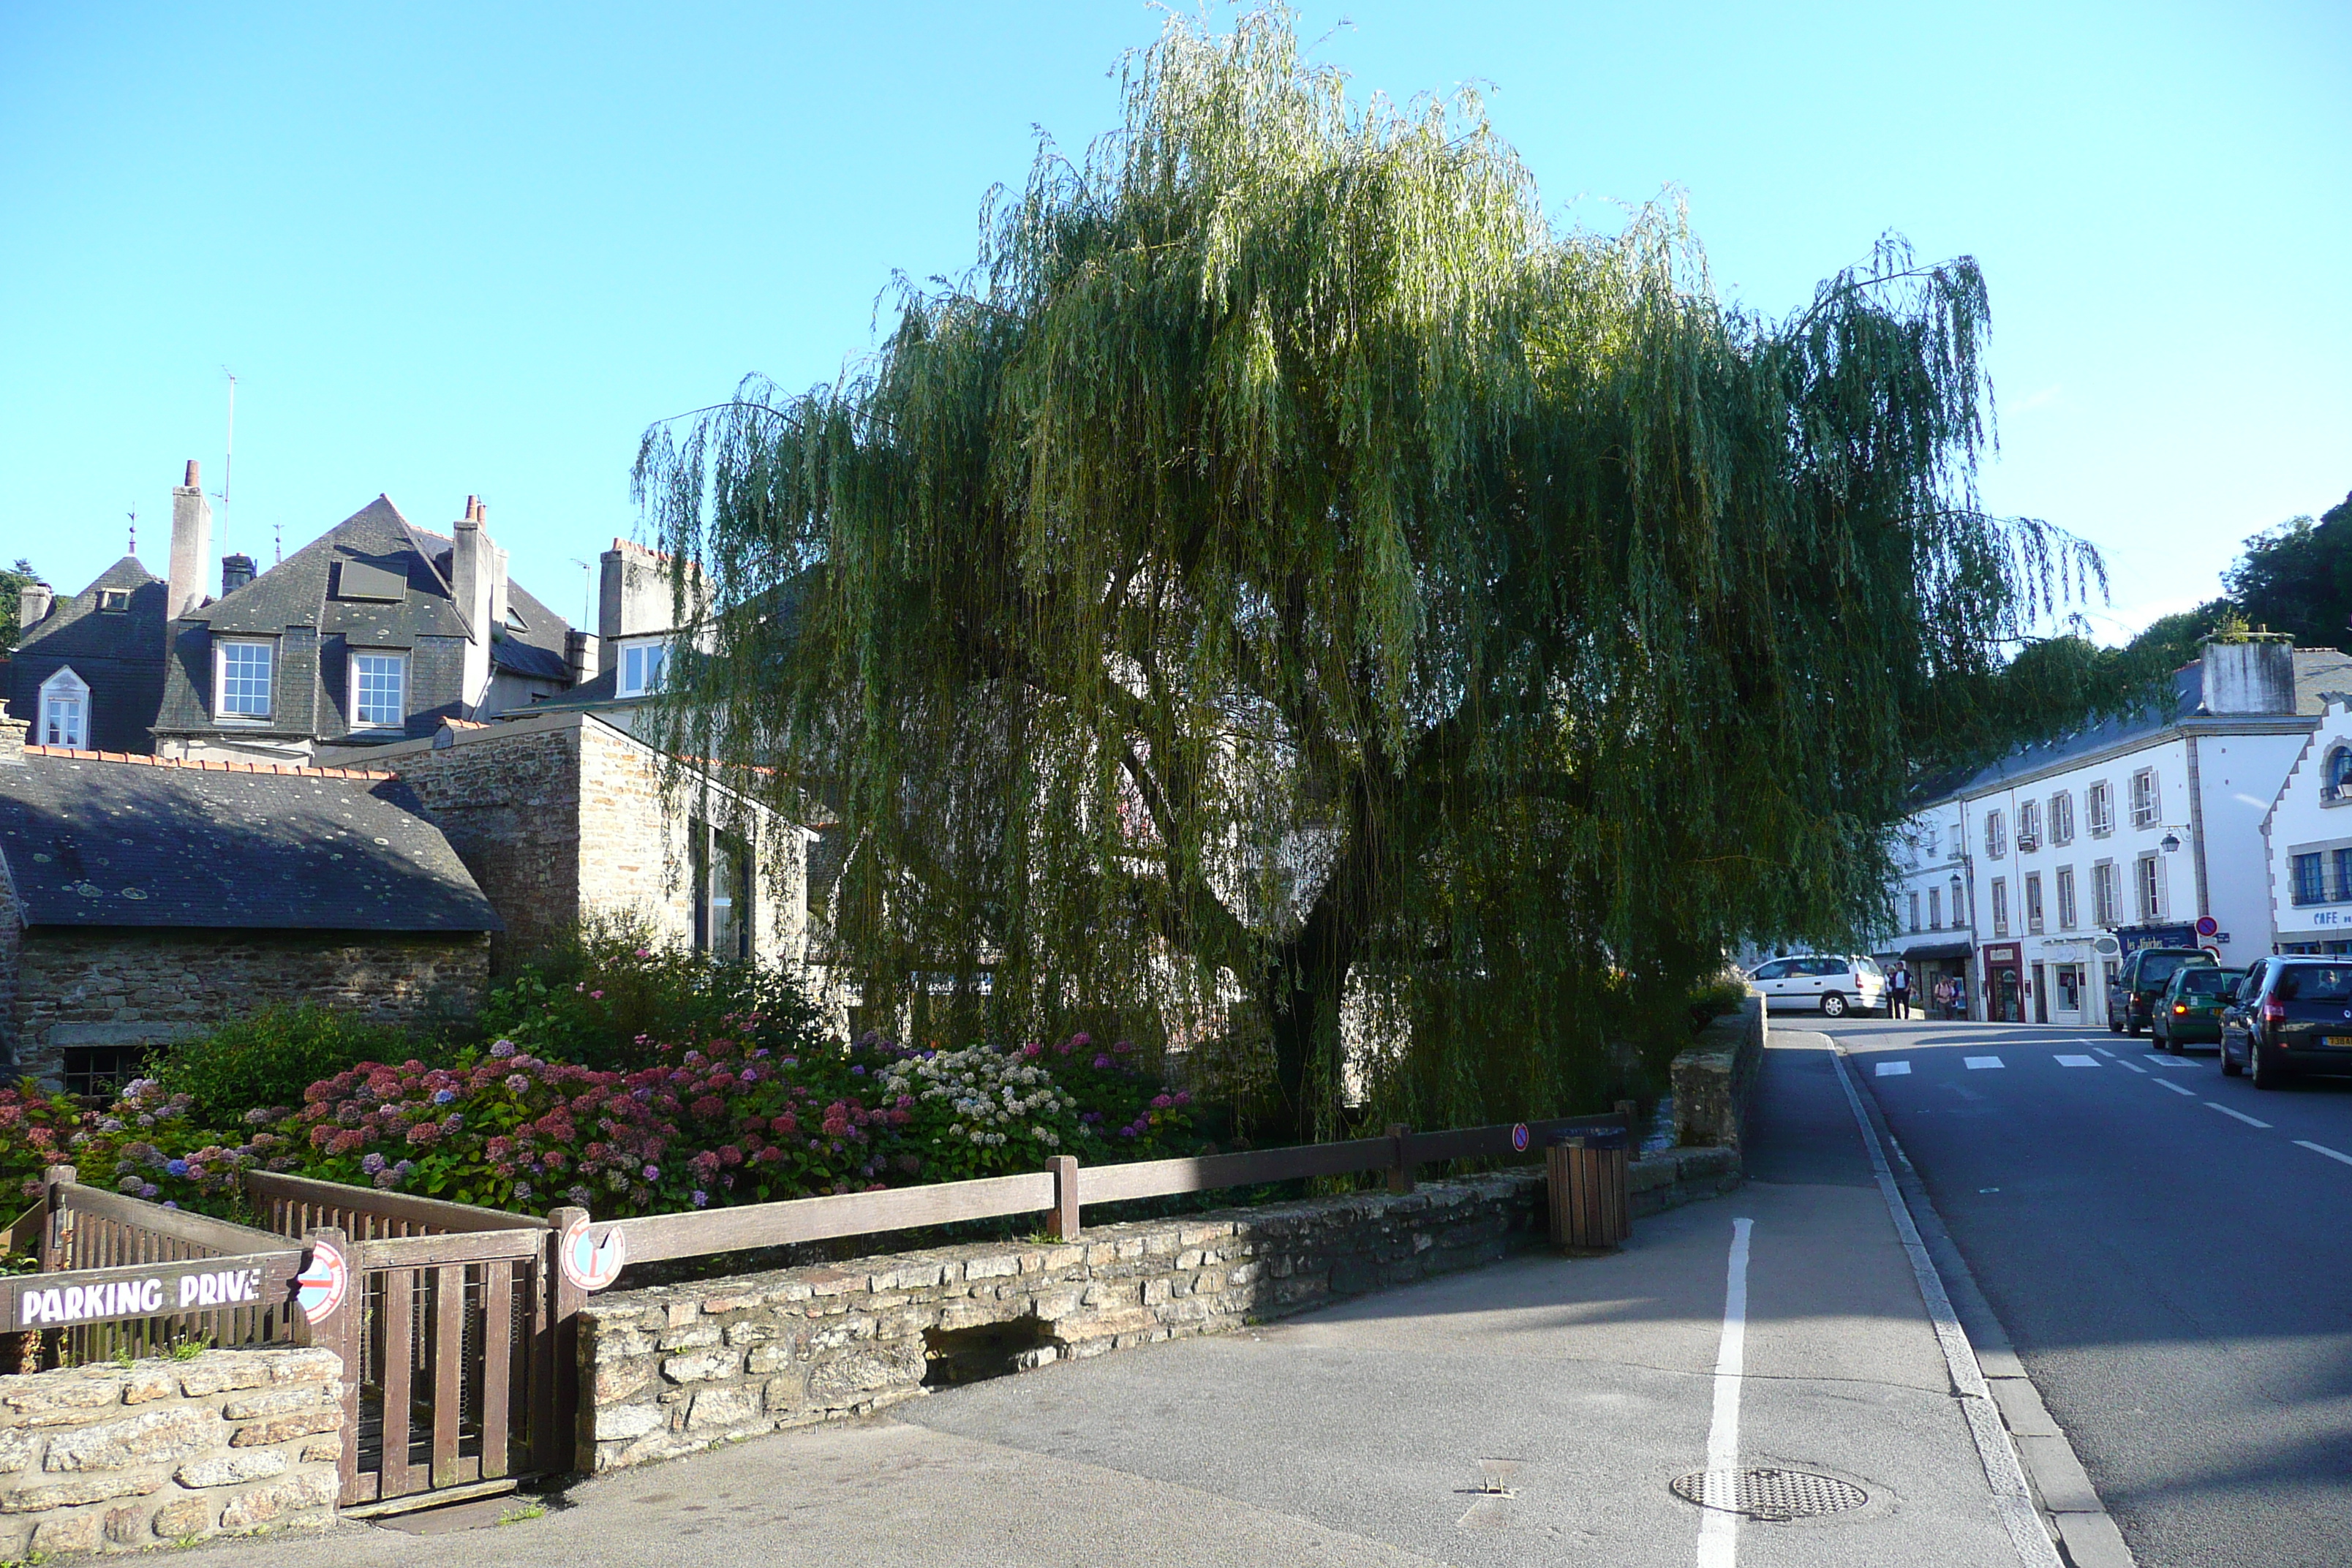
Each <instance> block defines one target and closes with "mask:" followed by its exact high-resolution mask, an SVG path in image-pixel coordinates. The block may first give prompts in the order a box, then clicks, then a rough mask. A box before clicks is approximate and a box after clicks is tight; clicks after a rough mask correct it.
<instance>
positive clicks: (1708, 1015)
mask: <svg viewBox="0 0 2352 1568" xmlns="http://www.w3.org/2000/svg"><path fill="white" fill-rule="evenodd" d="M1747 1000H1748V982H1747V981H1745V980H1742V979H1739V978H1738V977H1736V976H1733V975H1728V974H1727V975H1723V976H1720V977H1718V978H1717V979H1714V980H1704V981H1701V982H1700V983H1699V984H1696V985H1694V986H1692V987H1691V993H1690V1016H1691V1027H1692V1028H1694V1029H1704V1028H1706V1026H1708V1025H1709V1024H1711V1023H1713V1022H1715V1020H1716V1019H1717V1018H1720V1017H1722V1016H1724V1015H1725V1014H1727V1013H1737V1012H1738V1011H1739V1006H1740V1004H1741V1003H1743V1002H1745V1001H1747Z"/></svg>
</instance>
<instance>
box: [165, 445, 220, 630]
mask: <svg viewBox="0 0 2352 1568" xmlns="http://www.w3.org/2000/svg"><path fill="white" fill-rule="evenodd" d="M212 558H213V508H212V503H211V502H210V501H208V500H205V489H204V486H202V485H201V484H199V483H197V481H196V460H195V459H194V458H189V459H188V477H187V481H186V482H185V483H184V484H182V485H181V486H179V487H178V488H177V489H173V491H172V574H171V577H170V579H169V583H170V588H169V594H170V597H168V598H167V599H165V601H164V603H163V608H164V612H165V615H166V616H167V618H169V619H172V620H178V619H179V618H180V617H181V616H184V615H186V614H187V613H188V612H189V611H191V610H194V609H196V608H198V607H200V606H201V605H203V604H204V602H205V573H206V570H207V569H208V568H209V566H210V565H211V563H212Z"/></svg>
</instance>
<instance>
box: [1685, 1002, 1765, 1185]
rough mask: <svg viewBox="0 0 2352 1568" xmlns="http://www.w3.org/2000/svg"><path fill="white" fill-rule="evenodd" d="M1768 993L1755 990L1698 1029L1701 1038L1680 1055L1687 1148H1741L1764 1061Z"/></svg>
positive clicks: (1733, 1149)
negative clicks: (1731, 1010)
mask: <svg viewBox="0 0 2352 1568" xmlns="http://www.w3.org/2000/svg"><path fill="white" fill-rule="evenodd" d="M1766 1027H1767V1019H1766V1016H1765V1006H1764V997H1763V995H1762V994H1761V993H1753V992H1752V993H1750V994H1749V995H1748V1000H1747V1001H1745V1002H1743V1003H1741V1004H1740V1006H1739V1010H1738V1012H1736V1013H1729V1014H1726V1015H1725V1016H1722V1017H1720V1018H1717V1019H1716V1020H1715V1021H1714V1022H1713V1023H1711V1024H1709V1025H1707V1026H1706V1028H1704V1029H1702V1030H1700V1031H1699V1037H1698V1040H1697V1041H1696V1043H1695V1044H1694V1045H1692V1046H1691V1047H1690V1048H1689V1049H1688V1050H1685V1051H1684V1052H1683V1053H1682V1054H1681V1055H1679V1056H1677V1057H1676V1058H1675V1060H1674V1067H1673V1069H1672V1080H1673V1083H1674V1091H1675V1142H1676V1143H1677V1144H1679V1145H1682V1146H1684V1147H1685V1148H1688V1147H1699V1148H1721V1149H1729V1150H1732V1151H1734V1152H1737V1151H1738V1148H1739V1145H1740V1136H1741V1132H1742V1131H1743V1129H1744V1126H1745V1123H1746V1119H1747V1115H1748V1094H1749V1092H1750V1091H1751V1090H1753V1089H1755V1087H1756V1077H1757V1074H1758V1073H1759V1072H1760V1071H1762V1070H1763V1067H1764V1035H1765V1030H1766Z"/></svg>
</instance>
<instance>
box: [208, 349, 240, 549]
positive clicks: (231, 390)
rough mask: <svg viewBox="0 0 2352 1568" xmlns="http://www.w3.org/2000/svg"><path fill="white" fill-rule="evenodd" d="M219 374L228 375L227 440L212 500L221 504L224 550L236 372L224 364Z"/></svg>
mask: <svg viewBox="0 0 2352 1568" xmlns="http://www.w3.org/2000/svg"><path fill="white" fill-rule="evenodd" d="M221 374H223V375H225V376H226V377H228V442H227V451H226V454H225V455H224V457H223V459H222V462H221V488H220V489H216V490H215V491H214V492H213V500H216V501H218V502H220V504H221V513H222V516H221V546H222V548H223V549H224V550H226V548H227V547H228V543H229V535H230V532H231V529H230V526H229V502H228V492H229V484H230V481H231V480H232V479H234V478H235V477H236V476H235V472H234V470H235V468H236V372H235V371H233V370H231V369H229V367H228V366H226V365H223V366H221Z"/></svg>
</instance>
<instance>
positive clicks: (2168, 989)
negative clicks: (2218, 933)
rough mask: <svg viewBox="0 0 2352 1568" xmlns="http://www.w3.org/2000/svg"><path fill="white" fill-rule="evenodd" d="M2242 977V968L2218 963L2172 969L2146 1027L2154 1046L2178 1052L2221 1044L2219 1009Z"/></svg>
mask: <svg viewBox="0 0 2352 1568" xmlns="http://www.w3.org/2000/svg"><path fill="white" fill-rule="evenodd" d="M2245 977H2246V972H2245V971H2244V970H2242V969H2223V968H2221V967H2220V966H2219V965H2217V964H2204V963H2185V964H2183V965H2181V966H2180V967H2179V969H2176V970H2174V971H2173V972H2172V978H2171V980H2169V981H2168V982H2167V983H2166V984H2165V987H2164V992H2163V994H2161V995H2159V996H2158V997H2157V999H2156V1016H2155V1018H2154V1020H2153V1021H2152V1022H2151V1023H2150V1024H2149V1025H2148V1027H2147V1032H2148V1033H2149V1034H2150V1035H2151V1036H2153V1037H2155V1043H2156V1048H2157V1049H2158V1050H2159V1051H2178V1050H2179V1049H2180V1047H2183V1046H2213V1045H2219V1044H2221V1009H2222V1008H2223V1007H2225V1006H2227V1005H2229V1001H2230V997H2231V994H2232V993H2233V992H2235V991H2236V990H2237V988H2238V982H2239V981H2241V980H2243V979H2244V978H2245Z"/></svg>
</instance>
